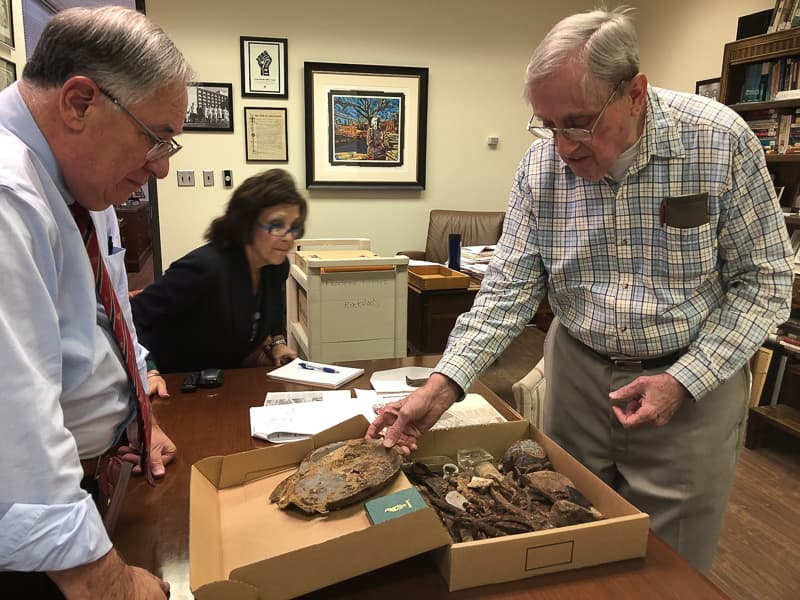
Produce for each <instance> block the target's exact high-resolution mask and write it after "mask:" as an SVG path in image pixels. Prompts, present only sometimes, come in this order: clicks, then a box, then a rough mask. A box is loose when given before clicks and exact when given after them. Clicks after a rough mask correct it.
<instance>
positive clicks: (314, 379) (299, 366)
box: [267, 358, 364, 416]
mask: <svg viewBox="0 0 800 600" xmlns="http://www.w3.org/2000/svg"><path fill="white" fill-rule="evenodd" d="M303 365H305V367H306V368H303ZM363 373H364V369H356V368H354V367H340V366H337V365H328V364H324V363H318V362H313V361H309V360H303V359H301V358H295V359H294V360H293V361H292V362H290V363H289V364H287V365H283V366H282V367H279V368H277V369H275V370H273V371H270V372H269V373H267V377H271V378H273V379H280V380H281V381H290V382H292V383H302V384H305V385H315V386H319V387H324V388H331V389H333V388H338V387H339V386H341V385H344V384H345V383H347V382H348V381H352V380H353V379H355V378H356V377H358V376H359V375H361V374H363ZM351 416H352V415H351Z"/></svg>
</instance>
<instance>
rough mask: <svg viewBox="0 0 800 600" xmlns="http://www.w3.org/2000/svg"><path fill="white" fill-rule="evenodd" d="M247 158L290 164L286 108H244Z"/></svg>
mask: <svg viewBox="0 0 800 600" xmlns="http://www.w3.org/2000/svg"><path fill="white" fill-rule="evenodd" d="M244 139H245V158H246V159H247V160H248V161H260V162H289V151H288V132H287V129H286V109H285V108H259V107H255V106H245V107H244Z"/></svg>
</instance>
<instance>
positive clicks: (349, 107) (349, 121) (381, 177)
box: [304, 62, 428, 189]
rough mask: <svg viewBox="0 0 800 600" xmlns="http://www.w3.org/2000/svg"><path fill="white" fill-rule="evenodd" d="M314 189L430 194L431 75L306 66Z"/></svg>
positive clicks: (309, 176)
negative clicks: (399, 190) (427, 180)
mask: <svg viewBox="0 0 800 600" xmlns="http://www.w3.org/2000/svg"><path fill="white" fill-rule="evenodd" d="M304 75H305V111H306V124H305V125H306V131H305V133H306V186H307V187H308V188H387V189H397V188H405V189H425V151H426V136H427V115H428V69H427V68H425V67H387V66H377V65H347V64H337V63H315V62H307V63H305V68H304Z"/></svg>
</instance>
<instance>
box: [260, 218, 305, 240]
mask: <svg viewBox="0 0 800 600" xmlns="http://www.w3.org/2000/svg"><path fill="white" fill-rule="evenodd" d="M256 227H259V228H261V229H263V230H264V231H266V232H267V233H268V234H270V235H271V236H274V237H285V236H287V235H289V234H290V233H291V234H292V237H293V238H294V239H296V240H299V239H300V238H301V237H303V234H304V233H305V232H306V230H305V227H303V226H302V225H295V226H294V227H292V226H291V225H284V224H283V223H259V222H258V221H256Z"/></svg>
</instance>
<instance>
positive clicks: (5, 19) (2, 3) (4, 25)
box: [0, 0, 14, 48]
mask: <svg viewBox="0 0 800 600" xmlns="http://www.w3.org/2000/svg"><path fill="white" fill-rule="evenodd" d="M0 43H3V44H5V45H6V46H8V47H9V48H13V47H14V15H13V13H12V12H11V0H0Z"/></svg>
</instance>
